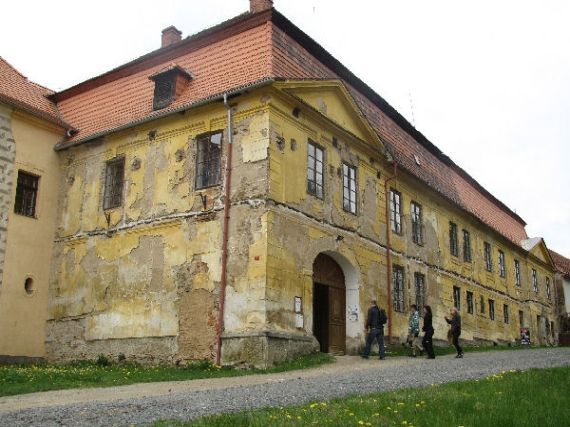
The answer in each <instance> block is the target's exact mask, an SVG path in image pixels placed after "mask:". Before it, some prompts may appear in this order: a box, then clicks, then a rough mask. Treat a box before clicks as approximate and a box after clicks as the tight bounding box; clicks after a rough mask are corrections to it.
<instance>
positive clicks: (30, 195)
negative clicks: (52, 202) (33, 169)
mask: <svg viewBox="0 0 570 427" xmlns="http://www.w3.org/2000/svg"><path fill="white" fill-rule="evenodd" d="M39 182H40V178H39V177H38V176H35V175H32V174H29V173H26V172H24V171H21V170H19V171H18V183H17V185H16V202H15V203H14V213H17V214H18V215H24V216H29V217H30V218H35V216H36V200H37V198H38V187H39Z"/></svg>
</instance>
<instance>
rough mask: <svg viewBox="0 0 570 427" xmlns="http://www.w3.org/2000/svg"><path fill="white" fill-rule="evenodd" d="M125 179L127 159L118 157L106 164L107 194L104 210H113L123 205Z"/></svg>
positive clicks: (104, 198)
mask: <svg viewBox="0 0 570 427" xmlns="http://www.w3.org/2000/svg"><path fill="white" fill-rule="evenodd" d="M124 179H125V158H124V157H117V158H115V159H112V160H109V161H108V162H107V163H106V164H105V194H104V196H103V209H113V208H116V207H119V206H121V204H122V203H123V183H124Z"/></svg>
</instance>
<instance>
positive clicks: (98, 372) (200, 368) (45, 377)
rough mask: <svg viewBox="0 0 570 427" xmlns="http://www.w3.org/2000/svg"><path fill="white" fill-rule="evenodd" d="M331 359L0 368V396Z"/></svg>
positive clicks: (276, 369) (317, 356)
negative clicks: (238, 365)
mask: <svg viewBox="0 0 570 427" xmlns="http://www.w3.org/2000/svg"><path fill="white" fill-rule="evenodd" d="M334 360H335V359H334V357H332V356H330V355H328V354H324V353H316V354H310V355H307V356H302V357H299V358H298V359H295V360H292V361H288V362H284V363H281V364H278V365H276V366H274V367H272V368H269V369H249V370H243V369H241V370H240V369H233V368H219V367H216V366H214V365H212V364H210V363H208V362H198V363H191V364H188V365H187V366H184V367H176V366H141V365H136V364H131V363H125V364H114V363H110V362H109V361H107V360H106V359H105V358H99V360H98V361H82V362H75V363H69V364H63V365H48V364H46V365H0V396H11V395H15V394H23V393H34V392H38V391H47V390H63V389H70V388H87V387H108V386H116V385H125V384H135V383H146V382H158V381H184V380H194V379H200V378H220V377H235V376H240V375H251V374H269V373H275V372H284V371H291V370H295V369H305V368H310V367H313V366H318V365H322V364H325V363H331V362H334Z"/></svg>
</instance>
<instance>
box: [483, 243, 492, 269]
mask: <svg viewBox="0 0 570 427" xmlns="http://www.w3.org/2000/svg"><path fill="white" fill-rule="evenodd" d="M484 248H485V269H486V270H487V271H493V257H492V255H491V245H490V244H489V243H487V242H485V243H484Z"/></svg>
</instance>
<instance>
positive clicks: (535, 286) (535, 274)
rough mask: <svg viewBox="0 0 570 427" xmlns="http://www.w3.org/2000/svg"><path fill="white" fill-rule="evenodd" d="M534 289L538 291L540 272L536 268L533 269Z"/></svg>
mask: <svg viewBox="0 0 570 427" xmlns="http://www.w3.org/2000/svg"><path fill="white" fill-rule="evenodd" d="M532 290H533V291H534V292H538V273H537V272H536V270H535V269H534V268H533V269H532Z"/></svg>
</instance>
